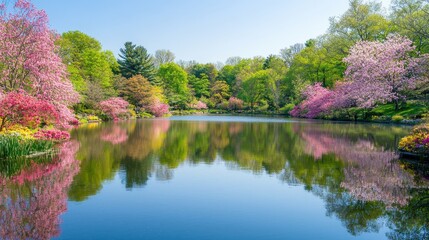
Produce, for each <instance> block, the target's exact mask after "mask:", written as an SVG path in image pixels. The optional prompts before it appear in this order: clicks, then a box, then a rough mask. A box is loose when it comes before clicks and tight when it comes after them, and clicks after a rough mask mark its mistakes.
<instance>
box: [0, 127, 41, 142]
mask: <svg viewBox="0 0 429 240" xmlns="http://www.w3.org/2000/svg"><path fill="white" fill-rule="evenodd" d="M35 132H36V130H32V129H30V128H28V127H24V126H21V125H13V126H11V127H9V128H8V129H5V130H3V131H2V132H1V134H3V135H14V136H19V137H21V138H23V139H34V136H33V135H34V133H35Z"/></svg>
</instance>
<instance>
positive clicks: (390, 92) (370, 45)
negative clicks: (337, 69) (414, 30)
mask: <svg viewBox="0 0 429 240" xmlns="http://www.w3.org/2000/svg"><path fill="white" fill-rule="evenodd" d="M414 49H415V47H414V46H413V45H412V41H411V40H409V39H408V38H406V37H401V36H399V35H391V36H388V37H387V39H386V41H384V42H377V41H375V42H368V41H362V42H358V43H357V44H356V45H355V46H354V47H352V48H351V49H350V55H349V56H348V57H346V58H345V59H344V62H345V63H347V65H348V66H347V70H346V72H345V77H346V79H347V80H348V81H350V84H351V88H352V90H353V91H350V92H349V93H348V96H349V98H351V99H354V100H355V101H356V103H357V105H358V106H360V107H363V108H371V107H373V106H374V105H375V104H377V103H387V102H392V101H398V100H401V99H404V98H405V95H404V91H405V90H407V89H411V88H413V86H414V85H415V81H416V80H417V79H418V77H419V76H418V74H419V73H420V72H421V69H419V64H418V62H419V61H420V59H418V58H412V57H411V56H410V53H411V52H412V51H414Z"/></svg>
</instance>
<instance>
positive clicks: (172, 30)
mask: <svg viewBox="0 0 429 240" xmlns="http://www.w3.org/2000/svg"><path fill="white" fill-rule="evenodd" d="M382 2H383V6H385V7H388V3H389V2H390V0H383V1H382ZM33 3H34V4H35V5H36V6H37V7H38V8H41V9H44V10H45V11H46V12H47V13H48V15H49V19H50V25H51V27H52V28H53V29H55V30H56V31H57V32H59V33H62V32H66V31H70V30H79V31H82V32H84V33H86V34H88V35H90V36H92V37H94V38H96V39H97V40H99V41H100V42H101V44H102V45H103V48H104V49H107V50H111V51H113V52H114V53H115V54H117V53H118V52H119V49H120V48H121V47H122V46H123V44H124V43H125V42H126V41H132V42H133V43H136V44H138V45H142V46H144V47H145V48H146V49H147V50H148V51H149V52H150V53H154V52H155V51H156V50H157V49H169V50H171V51H172V52H174V53H175V55H176V60H178V59H183V60H196V61H198V62H217V61H221V62H224V61H225V60H226V59H227V58H228V57H231V56H241V57H253V56H267V55H269V54H277V53H278V52H279V50H280V49H282V48H284V47H287V46H290V45H292V44H294V43H304V42H305V41H306V40H307V39H310V38H314V37H317V36H319V35H321V34H323V33H325V32H326V30H327V29H328V26H329V17H332V16H339V15H341V14H342V13H344V12H345V11H346V10H347V8H348V0H180V1H179V0H152V1H149V0H122V1H117V0H73V1H65V0H33Z"/></svg>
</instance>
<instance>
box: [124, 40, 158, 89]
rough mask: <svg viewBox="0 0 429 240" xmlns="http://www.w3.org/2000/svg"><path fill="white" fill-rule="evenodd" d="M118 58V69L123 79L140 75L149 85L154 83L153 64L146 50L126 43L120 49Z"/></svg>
mask: <svg viewBox="0 0 429 240" xmlns="http://www.w3.org/2000/svg"><path fill="white" fill-rule="evenodd" d="M119 58H120V59H119V60H118V63H119V69H120V72H121V74H122V76H123V77H125V78H131V77H133V76H136V75H142V76H143V77H145V78H147V79H148V80H149V81H150V82H151V83H155V67H154V63H153V60H152V57H151V56H150V54H148V53H147V50H146V48H144V47H143V46H137V45H135V44H133V43H132V42H126V43H125V44H124V48H121V49H120V54H119Z"/></svg>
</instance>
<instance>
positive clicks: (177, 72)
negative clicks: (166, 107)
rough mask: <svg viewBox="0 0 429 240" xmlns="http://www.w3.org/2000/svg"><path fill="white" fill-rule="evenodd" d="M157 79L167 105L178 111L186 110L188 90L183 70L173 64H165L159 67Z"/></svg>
mask: <svg viewBox="0 0 429 240" xmlns="http://www.w3.org/2000/svg"><path fill="white" fill-rule="evenodd" d="M158 77H159V79H161V81H162V85H163V87H164V94H165V96H166V97H167V99H168V102H169V104H170V105H171V106H173V107H174V108H178V109H184V108H186V104H187V101H188V98H189V89H188V76H187V74H186V72H185V70H183V69H182V68H181V67H180V66H179V65H177V64H175V63H166V64H163V65H161V66H160V68H159V70H158Z"/></svg>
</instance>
